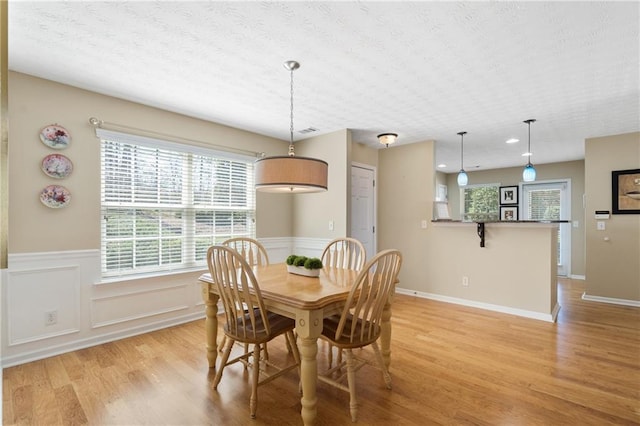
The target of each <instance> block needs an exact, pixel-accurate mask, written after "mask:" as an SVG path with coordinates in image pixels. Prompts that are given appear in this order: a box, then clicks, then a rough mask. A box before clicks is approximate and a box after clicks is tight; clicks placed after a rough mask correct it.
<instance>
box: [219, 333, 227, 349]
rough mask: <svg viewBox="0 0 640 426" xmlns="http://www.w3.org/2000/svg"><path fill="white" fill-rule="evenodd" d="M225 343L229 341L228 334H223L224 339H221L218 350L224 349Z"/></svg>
mask: <svg viewBox="0 0 640 426" xmlns="http://www.w3.org/2000/svg"><path fill="white" fill-rule="evenodd" d="M225 343H227V336H225V335H223V336H222V340H220V344H219V345H218V352H222V351H224V345H225Z"/></svg>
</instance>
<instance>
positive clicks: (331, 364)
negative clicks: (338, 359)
mask: <svg viewBox="0 0 640 426" xmlns="http://www.w3.org/2000/svg"><path fill="white" fill-rule="evenodd" d="M327 346H328V347H329V352H327V360H328V361H329V368H331V367H333V345H332V344H331V343H327Z"/></svg>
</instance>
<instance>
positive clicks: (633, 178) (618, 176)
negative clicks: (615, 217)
mask: <svg viewBox="0 0 640 426" xmlns="http://www.w3.org/2000/svg"><path fill="white" fill-rule="evenodd" d="M611 196H612V204H613V206H612V210H613V214H640V169H631V170H614V171H612V172H611Z"/></svg>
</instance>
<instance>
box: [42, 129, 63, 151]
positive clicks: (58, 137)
mask: <svg viewBox="0 0 640 426" xmlns="http://www.w3.org/2000/svg"><path fill="white" fill-rule="evenodd" d="M40 140H41V141H42V143H43V144H45V145H47V146H48V147H50V148H53V149H64V148H66V147H67V145H69V142H71V135H70V134H69V132H68V131H67V129H65V128H64V127H62V126H59V125H57V124H50V125H48V126H46V127H45V128H43V129H42V130H40Z"/></svg>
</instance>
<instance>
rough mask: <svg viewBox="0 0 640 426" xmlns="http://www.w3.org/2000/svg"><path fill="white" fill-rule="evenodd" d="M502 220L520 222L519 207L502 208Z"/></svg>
mask: <svg viewBox="0 0 640 426" xmlns="http://www.w3.org/2000/svg"><path fill="white" fill-rule="evenodd" d="M500 220H504V221H510V220H518V206H500Z"/></svg>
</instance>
